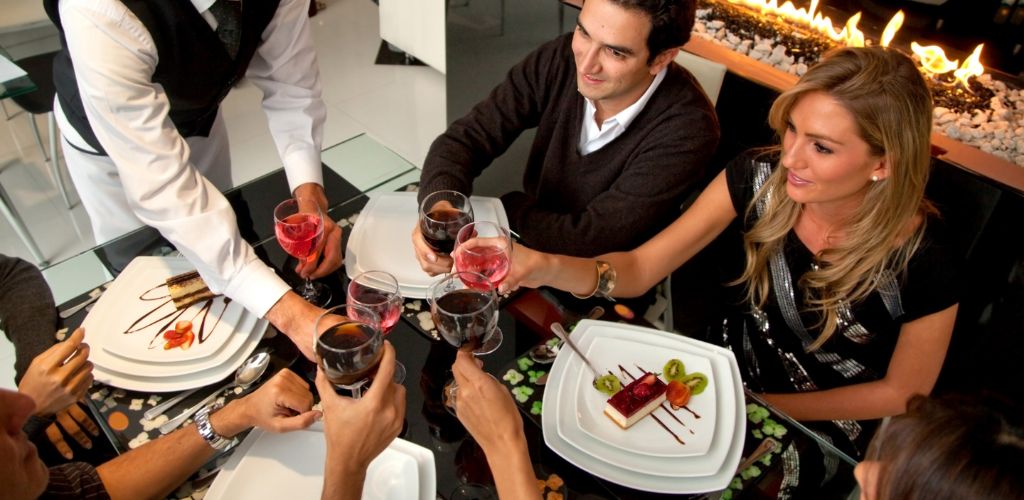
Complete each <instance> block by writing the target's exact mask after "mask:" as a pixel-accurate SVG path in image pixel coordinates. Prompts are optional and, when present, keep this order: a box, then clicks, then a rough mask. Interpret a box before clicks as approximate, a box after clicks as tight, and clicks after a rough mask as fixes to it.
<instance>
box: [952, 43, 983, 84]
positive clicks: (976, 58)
mask: <svg viewBox="0 0 1024 500" xmlns="http://www.w3.org/2000/svg"><path fill="white" fill-rule="evenodd" d="M984 46H985V44H978V46H977V47H975V48H974V52H972V53H971V55H970V57H968V58H967V59H965V60H964V63H963V65H961V66H960V69H958V70H956V71H954V72H953V76H955V77H956V79H957V81H959V82H961V83H963V84H964V86H965V87H966V86H967V79H968V78H970V77H972V76H973V77H978V76H981V75H983V74H985V67H984V66H982V65H981V49H982V48H983V47H984Z"/></svg>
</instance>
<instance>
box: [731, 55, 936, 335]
mask: <svg viewBox="0 0 1024 500" xmlns="http://www.w3.org/2000/svg"><path fill="white" fill-rule="evenodd" d="M810 92H825V93H827V94H828V95H829V96H831V97H832V98H833V99H835V100H837V101H838V102H839V103H841V104H842V105H843V107H844V108H845V109H846V110H847V111H848V112H849V113H850V114H851V115H852V116H853V118H854V121H855V122H856V123H857V128H858V132H859V134H860V137H861V139H863V140H864V141H865V142H867V144H868V145H869V146H870V148H871V152H872V154H874V155H876V156H880V157H884V158H885V159H886V164H887V166H888V176H887V177H886V178H885V179H884V180H882V181H880V182H872V183H871V185H870V187H868V190H867V194H866V196H865V198H864V202H863V203H862V204H861V206H860V207H859V208H857V210H856V211H855V212H854V213H853V214H852V216H851V217H850V218H849V219H848V221H847V223H846V224H845V225H844V226H843V228H842V230H843V234H844V238H843V239H842V241H841V242H839V243H838V244H836V245H834V246H831V247H830V248H827V249H825V250H822V251H821V252H820V254H819V255H818V256H817V257H818V259H819V261H820V262H822V263H824V264H823V265H821V266H820V267H818V268H817V269H812V270H811V271H809V272H807V273H806V274H804V275H803V276H802V277H801V278H800V280H799V286H800V287H801V288H802V289H803V290H804V291H805V292H806V297H807V298H806V304H805V307H808V308H809V309H811V310H812V311H815V312H818V313H819V314H820V315H821V318H822V319H821V322H820V323H819V324H818V325H817V326H818V327H820V328H821V334H820V335H819V336H818V338H817V339H816V340H815V341H814V343H813V344H811V346H810V347H809V348H810V349H817V348H818V347H820V346H821V345H822V344H824V343H825V341H827V340H828V339H829V338H830V337H831V336H832V334H833V333H835V331H836V330H837V328H838V321H837V320H838V307H839V306H840V305H841V303H844V302H845V303H847V304H851V303H856V302H858V301H861V300H863V299H865V298H866V297H867V296H868V295H869V294H871V292H872V291H874V290H876V289H878V288H879V285H880V281H881V280H882V279H885V278H886V276H887V275H888V274H889V273H895V274H896V276H901V275H902V273H903V272H904V271H905V270H906V268H907V263H908V261H909V260H910V257H911V256H912V255H913V254H914V252H915V251H916V250H917V247H918V245H919V244H920V242H921V238H922V235H923V233H924V227H925V224H924V219H925V217H922V216H923V215H926V214H928V213H930V212H933V211H934V208H932V206H931V204H930V203H928V201H927V200H925V199H924V189H925V184H926V183H927V181H928V170H929V165H930V150H929V147H930V146H929V144H930V136H931V115H932V113H931V111H932V100H931V95H930V94H929V91H928V88H927V87H926V86H925V82H924V79H923V78H922V77H921V74H920V73H919V72H918V70H917V68H916V67H915V65H914V63H913V62H912V61H911V60H910V59H909V58H908V57H907V56H905V55H903V54H902V53H900V52H897V51H896V50H893V49H885V48H882V47H870V48H841V49H838V50H835V51H832V52H830V53H828V54H826V56H825V57H824V58H823V59H822V60H821V62H819V63H818V64H817V65H816V66H814V67H813V68H811V69H810V71H808V72H807V74H805V75H804V77H803V78H801V79H800V81H799V82H798V83H797V84H796V85H795V86H793V87H792V88H791V89H789V90H787V91H786V92H784V93H783V94H782V95H780V96H779V98H778V99H776V100H775V103H774V104H773V105H772V109H771V111H770V112H769V117H768V121H769V123H770V125H771V126H772V128H774V129H775V131H776V133H777V134H778V135H779V137H780V138H781V137H783V136H784V134H785V133H786V128H787V123H788V121H789V114H790V112H791V110H792V109H793V107H794V106H795V105H796V103H797V101H798V100H799V99H800V98H801V97H803V96H804V95H806V94H808V93H810ZM762 198H763V199H764V201H765V203H764V205H765V210H764V213H763V214H762V215H761V216H760V217H759V218H758V220H757V222H756V223H755V224H754V226H753V227H752V228H751V229H750V231H748V232H747V233H746V234H745V235H744V238H743V239H744V247H745V249H746V255H747V263H746V269H745V270H744V272H743V275H742V276H740V278H738V279H737V280H736V283H745V284H746V288H747V299H748V301H749V303H750V304H753V305H755V306H757V307H759V308H763V307H764V305H765V303H766V302H767V300H768V296H769V290H770V278H769V260H770V257H771V255H772V253H773V252H775V251H777V250H779V249H781V248H782V245H783V244H784V242H785V238H786V235H787V233H789V231H790V230H792V229H793V227H794V225H795V224H796V221H797V218H798V217H799V215H800V211H801V210H802V205H801V204H799V203H797V202H795V201H793V199H792V198H790V197H789V196H788V195H787V194H786V169H784V168H782V167H781V166H778V167H777V168H776V169H775V171H774V172H773V173H772V175H771V176H770V177H769V178H768V180H767V181H766V182H765V184H764V185H763V186H762V187H761V189H760V190H759V191H758V192H757V193H756V194H755V196H754V201H753V202H751V204H750V206H749V207H748V208H747V216H748V217H751V216H756V214H755V213H754V212H752V210H754V208H755V206H756V202H757V200H759V199H762ZM915 219H920V223H919V224H916V226H915ZM911 229H912V230H911Z"/></svg>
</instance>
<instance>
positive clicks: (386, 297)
mask: <svg viewBox="0 0 1024 500" xmlns="http://www.w3.org/2000/svg"><path fill="white" fill-rule="evenodd" d="M345 303H346V304H348V309H347V312H348V316H349V317H350V318H352V319H356V320H359V319H361V313H362V311H364V310H370V311H373V312H374V313H375V314H376V315H377V317H378V318H380V330H381V334H382V335H383V336H385V337H387V336H388V334H389V333H391V329H392V328H394V327H395V325H396V324H397V323H398V317H399V316H400V315H401V313H402V304H403V302H402V293H401V290H400V289H399V287H398V280H397V279H395V277H394V276H392V275H391V274H389V273H386V272H384V271H366V272H364V273H361V274H359V275H358V276H356V277H355V278H352V281H350V282H349V284H348V296H347V297H346V298H345ZM354 306H360V307H354ZM395 379H398V380H404V379H405V365H403V364H402V363H399V362H397V361H396V362H395Z"/></svg>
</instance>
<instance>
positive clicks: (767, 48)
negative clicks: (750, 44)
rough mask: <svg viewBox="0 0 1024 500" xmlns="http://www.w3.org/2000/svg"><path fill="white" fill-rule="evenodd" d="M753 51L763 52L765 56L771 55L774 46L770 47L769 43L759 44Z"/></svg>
mask: <svg viewBox="0 0 1024 500" xmlns="http://www.w3.org/2000/svg"><path fill="white" fill-rule="evenodd" d="M753 51H754V52H763V53H765V54H769V53H771V51H772V46H771V45H768V44H767V43H759V44H757V45H755V46H754V49H753Z"/></svg>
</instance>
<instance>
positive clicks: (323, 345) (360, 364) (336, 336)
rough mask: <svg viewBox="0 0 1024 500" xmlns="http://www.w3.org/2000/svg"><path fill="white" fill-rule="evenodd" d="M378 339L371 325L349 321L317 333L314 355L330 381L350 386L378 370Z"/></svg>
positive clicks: (379, 351)
mask: <svg viewBox="0 0 1024 500" xmlns="http://www.w3.org/2000/svg"><path fill="white" fill-rule="evenodd" d="M381 342H382V341H381V337H380V335H379V334H377V332H376V331H375V330H374V329H373V327H370V326H368V325H366V324H364V323H358V322H355V321H348V322H345V323H340V324H338V325H335V326H332V327H330V328H329V329H328V330H327V331H325V332H324V333H322V334H320V338H319V340H318V341H317V343H316V356H317V360H318V361H319V362H320V367H321V368H323V370H324V374H325V375H327V379H328V380H330V381H331V383H332V384H335V385H345V386H349V385H353V384H355V383H357V382H359V381H360V380H365V379H368V378H371V377H373V374H375V373H377V367H378V366H379V365H380V358H381V356H383V354H384V350H383V349H381V345H382V343H381ZM331 349H345V351H343V352H338V351H333V350H331Z"/></svg>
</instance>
